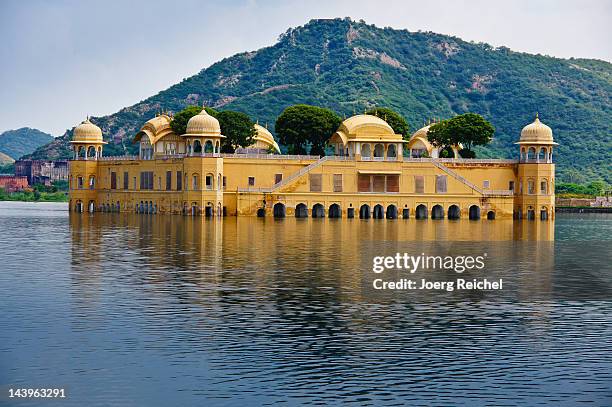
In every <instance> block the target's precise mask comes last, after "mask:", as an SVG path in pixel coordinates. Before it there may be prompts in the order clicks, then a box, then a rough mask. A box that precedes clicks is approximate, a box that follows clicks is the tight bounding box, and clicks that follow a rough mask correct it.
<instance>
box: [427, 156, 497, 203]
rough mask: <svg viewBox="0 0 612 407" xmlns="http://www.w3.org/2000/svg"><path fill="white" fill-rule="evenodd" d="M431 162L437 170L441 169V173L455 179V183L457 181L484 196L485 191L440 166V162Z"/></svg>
mask: <svg viewBox="0 0 612 407" xmlns="http://www.w3.org/2000/svg"><path fill="white" fill-rule="evenodd" d="M431 162H432V163H433V165H435V166H436V167H438V168H439V169H441V170H442V171H444V172H445V173H447V174H448V175H450V176H451V177H453V178H455V179H456V180H457V181H459V182H461V183H463V184H464V185H466V186H468V187H470V188H471V189H472V190H474V191H476V192H477V193H479V194H480V195H485V191H483V190H482V188H479V187H477V186H476V185H474V184H473V183H471V182H470V181H468V180H467V179H465V178H464V177H462V176H461V175H459V174H457V173H456V172H455V171H453V170H451V169H450V168H448V167H447V166H445V165H442V164H441V163H440V162H438V161H436V160H431Z"/></svg>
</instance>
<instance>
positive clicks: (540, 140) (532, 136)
mask: <svg viewBox="0 0 612 407" xmlns="http://www.w3.org/2000/svg"><path fill="white" fill-rule="evenodd" d="M517 144H556V143H555V142H554V140H553V132H552V129H551V128H550V127H548V126H547V125H545V124H544V123H542V122H541V121H540V118H539V117H538V114H537V113H536V117H535V120H534V121H533V123H530V124H528V125H527V126H525V127H523V130H521V139H520V140H519V142H518V143H517Z"/></svg>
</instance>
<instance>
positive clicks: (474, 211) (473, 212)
mask: <svg viewBox="0 0 612 407" xmlns="http://www.w3.org/2000/svg"><path fill="white" fill-rule="evenodd" d="M478 219H480V207H479V206H478V205H472V206H470V220H478Z"/></svg>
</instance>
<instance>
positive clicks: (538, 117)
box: [535, 112, 540, 120]
mask: <svg viewBox="0 0 612 407" xmlns="http://www.w3.org/2000/svg"><path fill="white" fill-rule="evenodd" d="M535 119H536V120H540V115H539V114H538V112H536V118H535Z"/></svg>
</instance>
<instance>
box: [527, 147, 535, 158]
mask: <svg viewBox="0 0 612 407" xmlns="http://www.w3.org/2000/svg"><path fill="white" fill-rule="evenodd" d="M535 155H536V149H535V147H529V150H527V161H531V160H535Z"/></svg>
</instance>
